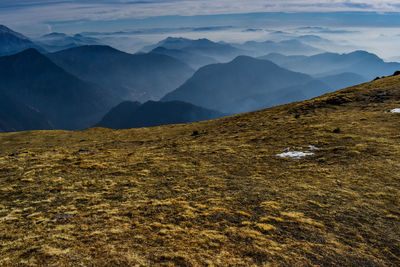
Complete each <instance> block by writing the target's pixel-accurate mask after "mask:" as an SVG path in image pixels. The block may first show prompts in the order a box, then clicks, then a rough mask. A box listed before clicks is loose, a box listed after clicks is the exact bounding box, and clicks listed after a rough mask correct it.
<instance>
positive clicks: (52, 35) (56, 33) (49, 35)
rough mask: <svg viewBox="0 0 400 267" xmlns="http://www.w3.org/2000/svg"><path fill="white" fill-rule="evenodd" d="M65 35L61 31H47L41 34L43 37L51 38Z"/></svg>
mask: <svg viewBox="0 0 400 267" xmlns="http://www.w3.org/2000/svg"><path fill="white" fill-rule="evenodd" d="M66 36H67V35H66V34H65V33H62V32H52V33H48V34H45V35H43V36H42V37H43V38H52V37H66Z"/></svg>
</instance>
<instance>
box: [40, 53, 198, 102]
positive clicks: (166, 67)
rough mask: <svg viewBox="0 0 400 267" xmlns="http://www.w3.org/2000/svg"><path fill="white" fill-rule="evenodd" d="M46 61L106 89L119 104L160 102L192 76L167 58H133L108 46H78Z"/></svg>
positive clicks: (159, 55) (151, 55)
mask: <svg viewBox="0 0 400 267" xmlns="http://www.w3.org/2000/svg"><path fill="white" fill-rule="evenodd" d="M48 57H49V58H50V59H51V60H52V61H53V62H54V63H56V64H57V65H58V66H60V67H62V68H63V69H65V70H66V71H68V72H70V73H71V74H73V75H75V76H77V77H79V78H80V79H83V80H85V81H89V82H92V83H95V84H97V85H101V86H102V87H104V88H107V89H108V90H110V91H112V92H113V94H114V95H115V96H116V97H117V98H118V99H120V100H134V101H140V102H145V101H148V100H159V99H160V98H161V97H163V96H164V95H165V94H166V93H168V92H170V91H172V90H174V89H175V88H177V87H178V86H179V85H181V84H182V83H183V82H184V81H186V79H188V78H189V77H190V76H191V75H192V74H193V72H194V70H193V69H192V68H190V67H189V66H188V65H186V64H185V63H183V62H181V61H179V60H177V59H175V58H172V57H170V56H167V55H161V54H156V53H149V54H134V55H133V54H128V53H124V52H121V51H119V50H116V49H114V48H111V47H109V46H96V45H92V46H80V47H76V48H70V49H67V50H63V51H59V52H56V53H51V54H49V55H48Z"/></svg>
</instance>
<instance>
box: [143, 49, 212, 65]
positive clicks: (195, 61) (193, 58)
mask: <svg viewBox="0 0 400 267" xmlns="http://www.w3.org/2000/svg"><path fill="white" fill-rule="evenodd" d="M150 53H155V54H161V55H167V56H170V57H174V58H176V59H179V60H180V61H182V62H185V63H186V64H188V65H189V66H190V67H191V68H193V69H195V70H197V69H199V68H200V67H203V66H206V65H209V64H215V63H218V61H217V60H216V59H214V58H212V57H209V56H203V55H201V54H197V53H193V52H188V51H183V50H180V49H168V48H165V47H160V46H159V47H157V48H154V49H153V50H151V52H150Z"/></svg>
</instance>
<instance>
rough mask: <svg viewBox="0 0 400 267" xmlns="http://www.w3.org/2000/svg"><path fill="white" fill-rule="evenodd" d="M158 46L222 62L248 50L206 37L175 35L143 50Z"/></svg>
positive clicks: (147, 50) (150, 49)
mask: <svg viewBox="0 0 400 267" xmlns="http://www.w3.org/2000/svg"><path fill="white" fill-rule="evenodd" d="M157 47H163V48H166V49H171V50H180V51H183V52H186V53H191V54H197V55H200V56H203V57H209V58H213V59H215V60H217V61H221V62H225V61H230V60H232V59H233V58H235V57H236V56H239V55H243V54H246V51H244V50H242V49H239V48H236V47H233V46H232V45H230V44H226V43H216V42H213V41H210V40H208V39H204V38H203V39H198V40H191V39H187V38H175V37H168V38H166V39H164V40H162V41H160V42H158V43H157V44H154V45H150V46H146V47H144V48H143V49H142V51H144V52H149V51H152V50H154V49H155V48H157Z"/></svg>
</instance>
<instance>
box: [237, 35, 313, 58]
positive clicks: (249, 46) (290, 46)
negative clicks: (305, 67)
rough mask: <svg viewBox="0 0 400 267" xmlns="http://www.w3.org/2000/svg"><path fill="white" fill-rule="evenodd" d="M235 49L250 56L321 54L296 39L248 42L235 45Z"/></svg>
mask: <svg viewBox="0 0 400 267" xmlns="http://www.w3.org/2000/svg"><path fill="white" fill-rule="evenodd" d="M235 47H237V48H239V49H241V50H244V51H251V53H248V54H249V55H252V56H260V55H265V54H268V53H282V54H285V55H313V54H317V53H320V52H321V49H318V48H315V47H313V46H311V45H308V44H305V43H303V42H301V41H300V40H298V39H290V40H283V41H280V42H274V41H271V40H268V41H265V42H256V41H248V42H245V43H244V44H236V45H235Z"/></svg>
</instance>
